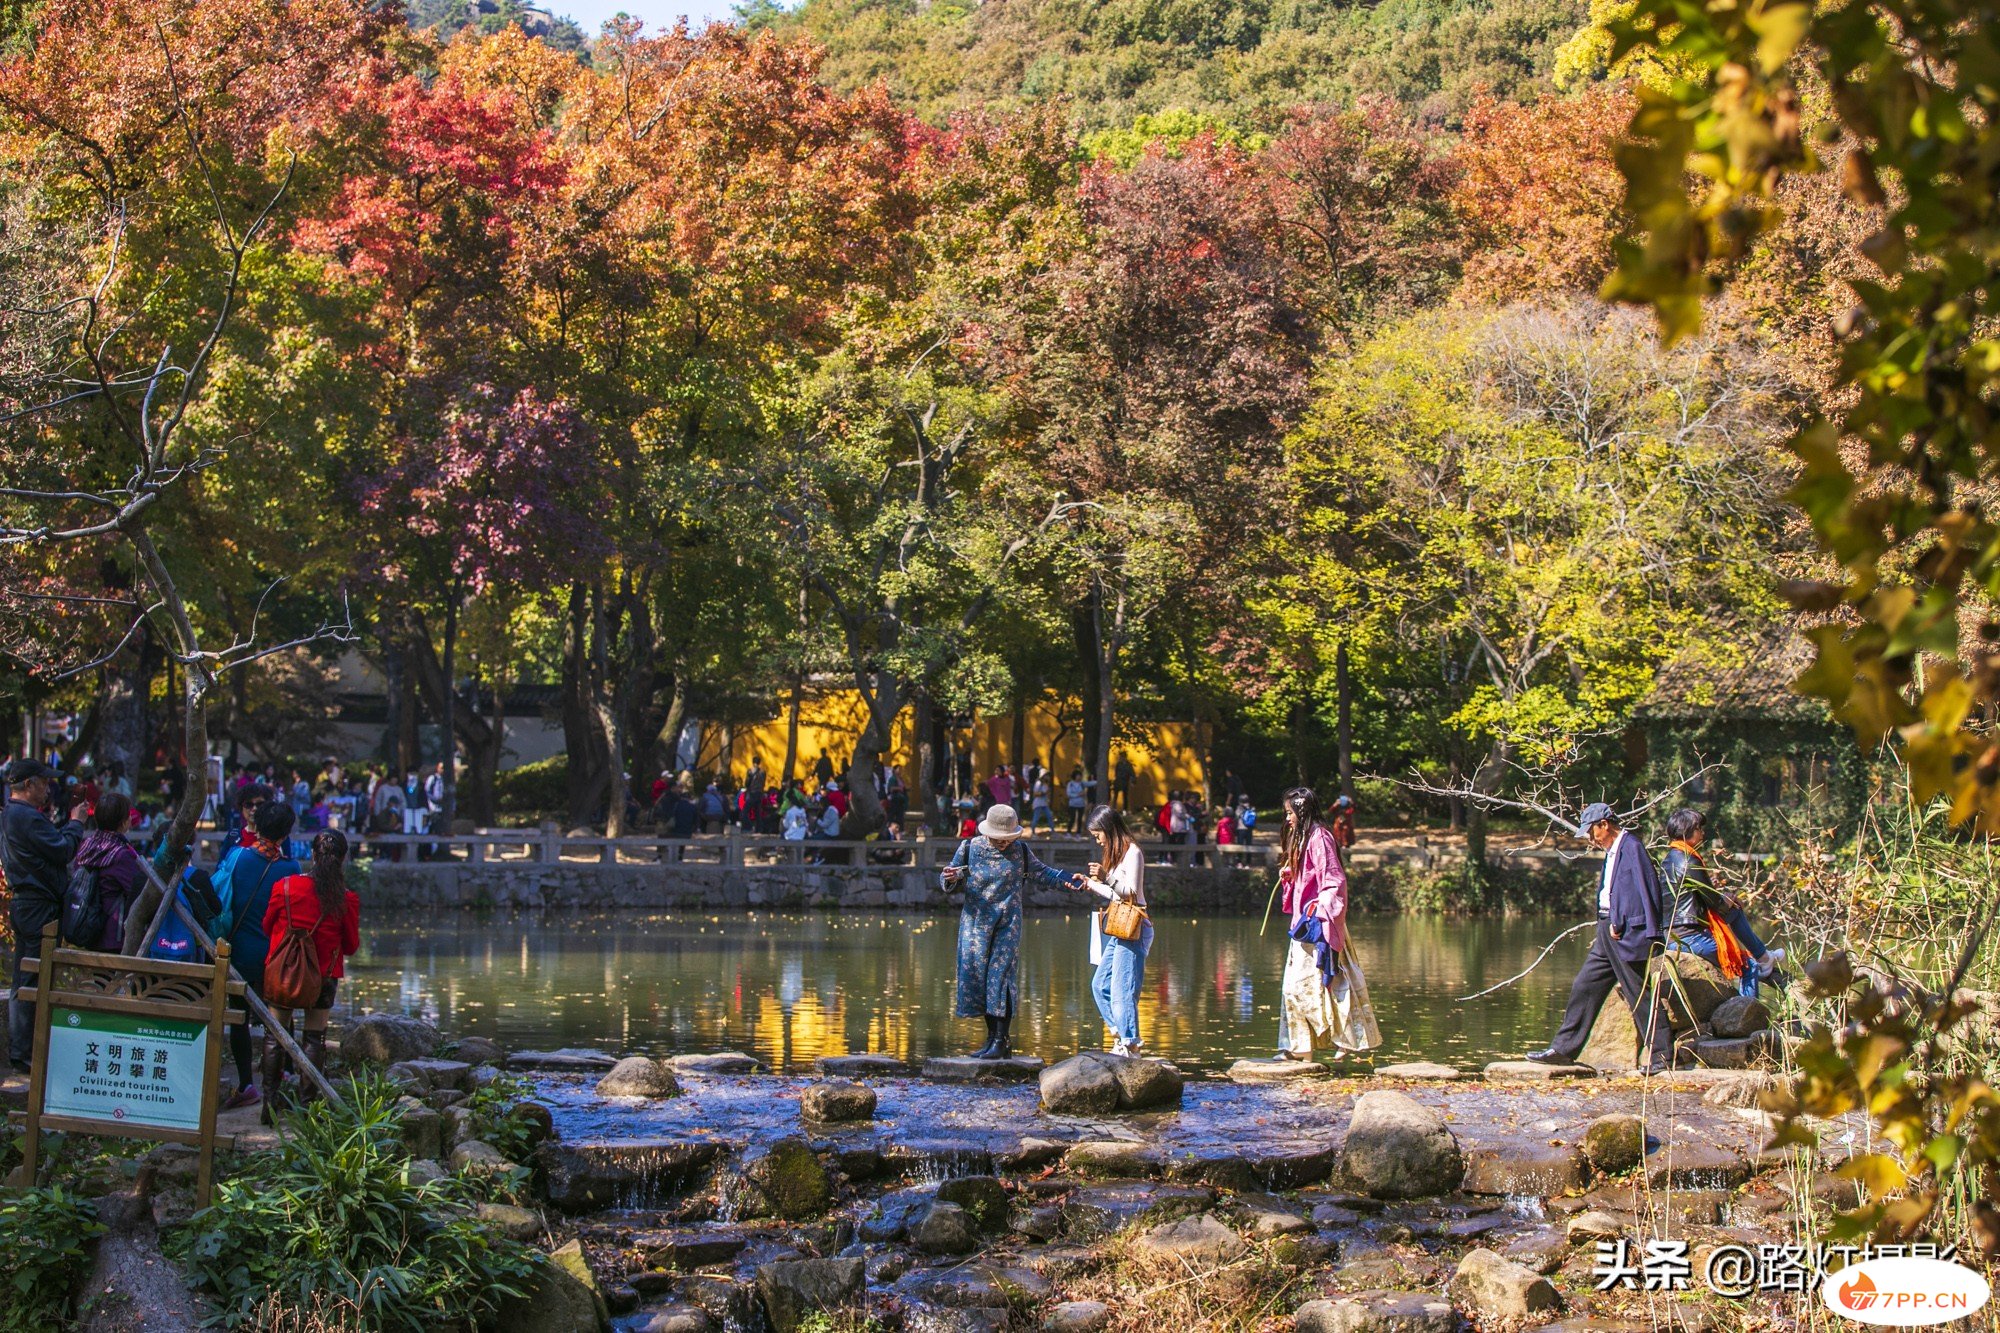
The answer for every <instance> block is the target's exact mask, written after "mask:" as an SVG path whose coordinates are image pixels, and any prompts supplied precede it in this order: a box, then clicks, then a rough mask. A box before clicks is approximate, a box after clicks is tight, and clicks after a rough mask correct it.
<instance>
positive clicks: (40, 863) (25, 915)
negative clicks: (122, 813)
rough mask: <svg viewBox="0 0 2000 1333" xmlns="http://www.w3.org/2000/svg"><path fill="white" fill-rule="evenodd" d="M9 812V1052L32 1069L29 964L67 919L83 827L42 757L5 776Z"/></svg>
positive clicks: (4, 858) (2, 830)
mask: <svg viewBox="0 0 2000 1333" xmlns="http://www.w3.org/2000/svg"><path fill="white" fill-rule="evenodd" d="M0 780H4V781H5V782H6V784H7V808H6V814H5V819H4V824H0V868H4V869H5V870H6V872H7V893H8V899H9V901H8V923H9V925H10V926H11V927H12V928H13V931H14V971H13V987H14V989H13V994H12V997H11V998H10V1001H9V1003H8V1006H7V1053H8V1056H9V1058H11V1059H12V1060H13V1062H14V1067H15V1068H16V1069H21V1070H26V1069H27V1067H28V1064H29V1061H30V1060H32V1059H33V1057H34V1050H35V1007H34V1005H32V1004H28V1003H25V1002H24V1001H22V999H21V998H20V995H21V991H22V989H23V988H24V987H26V986H27V985H29V978H28V971H27V960H28V959H30V958H38V957H40V956H41V951H42V928H43V927H44V926H46V925H48V924H49V922H51V921H54V920H57V919H58V918H60V917H61V916H62V901H63V891H64V890H65V889H67V888H68V887H69V863H70V860H71V858H73V857H74V856H75V855H76V849H77V847H78V845H79V844H81V843H82V842H83V832H84V829H83V825H82V823H80V822H79V821H77V820H73V819H71V818H70V817H69V800H70V798H69V791H68V788H67V787H66V786H65V785H64V783H63V781H62V778H61V776H60V775H59V774H57V772H56V771H55V770H54V769H52V768H50V767H49V766H48V765H47V764H44V763H42V762H41V761H40V760H39V759H16V760H15V761H14V762H13V763H11V764H9V765H7V769H6V773H5V774H4V775H3V776H0Z"/></svg>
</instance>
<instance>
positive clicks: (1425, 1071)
mask: <svg viewBox="0 0 2000 1333" xmlns="http://www.w3.org/2000/svg"><path fill="white" fill-rule="evenodd" d="M1375 1073H1376V1074H1377V1075H1378V1076H1379V1077H1382V1078H1427V1079H1436V1080H1438V1081H1439V1082H1442V1083H1449V1082H1452V1081H1454V1080H1456V1079H1461V1078H1464V1077H1465V1075H1464V1074H1462V1073H1460V1072H1459V1071H1458V1070H1456V1069H1453V1068H1452V1067H1451V1066H1450V1065H1439V1064H1432V1063H1431V1062H1430V1061H1429V1060H1417V1061H1413V1062H1412V1063H1410V1064H1406V1065H1383V1066H1382V1067H1381V1068H1380V1069H1378V1070H1376V1071H1375Z"/></svg>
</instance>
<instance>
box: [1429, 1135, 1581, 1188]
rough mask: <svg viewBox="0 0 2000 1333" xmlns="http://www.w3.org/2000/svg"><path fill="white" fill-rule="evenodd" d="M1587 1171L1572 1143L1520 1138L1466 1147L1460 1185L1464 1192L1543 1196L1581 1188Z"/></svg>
mask: <svg viewBox="0 0 2000 1333" xmlns="http://www.w3.org/2000/svg"><path fill="white" fill-rule="evenodd" d="M1589 1174H1590V1173H1589V1171H1588V1169H1587V1168H1586V1167H1585V1165H1584V1160H1583V1154H1582V1153H1580V1152H1578V1151H1577V1149H1576V1147H1575V1146H1574V1145H1573V1144H1552V1143H1550V1142H1548V1141H1547V1140H1546V1139H1535V1138H1526V1137H1523V1138H1517V1139H1510V1140H1508V1141H1507V1142H1504V1143H1474V1144H1471V1145H1470V1146H1468V1147H1467V1148H1466V1149H1465V1180H1464V1182H1463V1183H1462V1184H1461V1185H1460V1188H1461V1189H1463V1190H1464V1191H1465V1192H1466V1193H1467V1194H1498V1195H1510V1196H1511V1195H1534V1196H1535V1197H1537V1198H1546V1197H1547V1196H1549V1195H1551V1194H1567V1193H1569V1192H1570V1191H1571V1190H1575V1189H1581V1188H1583V1185H1584V1183H1585V1182H1586V1181H1587V1180H1588V1178H1589Z"/></svg>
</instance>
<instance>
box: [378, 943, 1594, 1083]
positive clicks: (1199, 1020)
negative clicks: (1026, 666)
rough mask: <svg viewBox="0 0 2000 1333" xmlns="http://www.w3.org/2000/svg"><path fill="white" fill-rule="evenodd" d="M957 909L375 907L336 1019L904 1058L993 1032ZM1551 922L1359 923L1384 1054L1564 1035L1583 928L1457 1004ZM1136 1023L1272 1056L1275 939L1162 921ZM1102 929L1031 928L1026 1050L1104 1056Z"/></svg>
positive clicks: (517, 1039)
mask: <svg viewBox="0 0 2000 1333" xmlns="http://www.w3.org/2000/svg"><path fill="white" fill-rule="evenodd" d="M957 924H958V918H957V917H956V916H955V915H953V916H929V915H897V914H893V913H890V914H870V915H856V914H840V915H832V914H787V915H774V914H768V913H766V914H760V915H721V916H711V915H707V914H688V913H678V912H676V913H661V914H646V913H636V912H635V913H605V914H598V915H590V916H575V917H564V918H561V919H556V918H548V917H498V918H489V919H480V918H478V917H475V916H472V915H464V916H458V915H450V916H435V915H431V916H423V917H402V918H399V917H393V916H387V915H377V916H374V917H367V916H364V918H363V922H362V948H361V952H360V953H359V954H358V955H356V956H355V958H354V959H353V960H351V961H350V963H349V965H348V979H347V980H346V981H345V982H343V983H342V985H341V991H340V1005H339V1010H338V1015H345V1014H348V1013H353V1012H361V1011H377V1010H387V1011H391V1012H405V1013H411V1014H417V1015H421V1016H423V1017H426V1018H429V1019H431V1020H433V1021H434V1022H436V1023H437V1024H438V1025H439V1026H440V1027H442V1028H443V1029H444V1030H445V1031H447V1032H450V1033H452V1034H454V1035H462V1036H471V1035H478V1036H486V1037H492V1038H494V1039H495V1040H497V1041H499V1042H501V1043H502V1044H503V1045H505V1046H507V1047H509V1048H510V1049H516V1050H518V1049H526V1048H543V1049H546V1048H550V1047H559V1046H583V1047H593V1048H596V1049H598V1050H602V1051H605V1052H608V1053H613V1054H618V1053H630V1052H641V1053H649V1054H658V1055H666V1054H673V1053H677V1052H685V1051H711V1050H741V1051H747V1052H749V1053H751V1054H753V1055H756V1056H758V1057H759V1058H760V1059H762V1060H764V1061H765V1062H766V1063H767V1064H769V1065H770V1066H771V1067H772V1068H773V1069H776V1070H781V1071H782V1070H802V1069H809V1068H810V1067H811V1064H812V1061H813V1060H814V1059H815V1058H817V1057H819V1056H822V1055H841V1054H848V1053H853V1052H860V1051H876V1052H882V1053H886V1054H892V1055H897V1056H901V1057H904V1058H906V1059H911V1060H920V1059H923V1058H925V1057H928V1056H932V1055H944V1054H958V1053H963V1052H964V1051H966V1050H969V1049H970V1048H971V1047H973V1046H976V1045H978V1044H979V1042H980V1041H981V1040H983V1039H984V1034H983V1032H982V1031H980V1030H979V1024H978V1023H977V1022H974V1021H971V1020H963V1021H962V1020H959V1019H957V1018H954V1017H953V1016H952V1002H953V992H954V979H955V967H956V962H955V959H956V943H957ZM1568 924H1570V923H1569V922H1567V921H1563V920H1558V919H1552V918H1518V917H1516V918H1490V919H1487V918H1480V919H1450V918H1439V917H1428V916H1403V917H1378V918H1372V919H1368V920H1361V921H1357V922H1355V923H1354V927H1353V933H1354V939H1355V948H1356V952H1357V955H1358V956H1359V958H1360V960H1361V964H1362V967H1363V969H1364V970H1365V971H1366V974H1367V977H1368V984H1369V989H1370V992H1371V994H1372V998H1373V1000H1374V1003H1375V1011H1376V1015H1377V1017H1378V1019H1379V1020H1380V1022H1381V1026H1382V1035H1383V1040H1384V1044H1383V1046H1382V1048H1381V1050H1379V1051H1377V1052H1376V1053H1375V1063H1378V1064H1387V1063H1391V1062H1394V1061H1400V1060H1416V1059H1428V1060H1438V1061H1442V1062H1444V1063H1447V1064H1460V1065H1465V1066H1476V1065H1478V1064H1481V1063H1483V1062H1485V1061H1487V1060H1493V1059H1500V1058H1505V1057H1508V1056H1518V1055H1519V1054H1520V1053H1521V1052H1522V1051H1525V1050H1530V1049H1533V1048H1535V1047H1538V1046H1541V1045H1543V1044H1545V1043H1546V1041H1547V1039H1548V1037H1549V1035H1550V1033H1552V1032H1553V1031H1554V1030H1555V1026H1556V1023H1557V1021H1558V1019H1559V1017H1560V1014H1561V1010H1562V1003H1563V1000H1564V998H1565V997H1566V996H1567V994H1568V989H1569V982H1570V978H1571V977H1572V976H1573V975H1574V974H1575V970H1576V966H1577V964H1578V963H1579V962H1580V961H1581V959H1582V957H1583V953H1584V950H1585V948H1586V947H1587V942H1588V938H1589V937H1588V936H1587V935H1585V934H1583V933H1581V932H1579V933H1578V934H1576V935H1574V936H1571V937H1570V938H1569V939H1567V940H1564V941H1563V942H1562V944H1561V945H1559V946H1558V947H1557V948H1556V950H1555V951H1554V952H1553V953H1552V954H1550V956H1549V958H1548V959H1547V961H1545V962H1544V963H1543V964H1542V965H1541V966H1540V967H1539V968H1538V969H1537V970H1536V971H1535V972H1534V973H1533V974H1532V975H1530V976H1529V977H1528V978H1527V979H1526V980H1525V981H1522V982H1520V983H1517V984H1516V985H1513V986H1510V987H1508V988H1506V989H1505V990H1502V991H1501V992H1499V993H1498V994H1496V995H1491V996H1488V997H1486V998H1484V999H1481V1000H1477V1001H1472V1002H1461V1000H1460V999H1459V998H1458V997H1461V996H1466V995H1470V994H1471V993H1473V992H1474V991H1478V990H1482V989H1484V988H1485V987H1487V986H1490V985H1492V984H1494V983H1495V982H1498V981H1500V980H1502V979H1503V978H1505V977H1508V976H1510V975H1512V974H1513V973H1516V972H1518V971H1520V970H1521V969H1522V968H1524V967H1526V966H1527V965H1528V964H1529V963H1530V962H1532V961H1533V960H1534V957H1535V955H1536V954H1537V953H1538V952H1540V951H1541V949H1542V947H1543V946H1544V945H1546V944H1547V943H1548V941H1549V940H1550V938H1552V937H1553V936H1554V935H1555V934H1556V933H1557V932H1558V931H1560V930H1561V929H1563V928H1564V926H1566V925H1568ZM1155 926H1156V928H1157V938H1156V939H1155V942H1154V945H1153V950H1152V953H1151V955H1150V956H1149V957H1148V959H1147V963H1146V976H1145V992H1144V995H1143V997H1142V999H1141V1001H1140V1008H1139V1022H1140V1031H1141V1034H1142V1035H1143V1037H1144V1038H1145V1040H1146V1043H1147V1045H1148V1047H1149V1049H1150V1050H1151V1051H1152V1052H1153V1053H1155V1054H1158V1055H1161V1056H1164V1057H1166V1058H1168V1059H1172V1060H1174V1061H1177V1062H1179V1063H1181V1064H1183V1065H1184V1066H1186V1067H1188V1068H1189V1069H1191V1070H1192V1069H1215V1068H1219V1067H1221V1066H1223V1065H1226V1064H1227V1063H1228V1062H1229V1061H1231V1060H1233V1059H1236V1058H1239V1057H1242V1056H1268V1055H1269V1054H1271V1053H1272V1051H1273V1050H1274V1049H1275V1047H1276V1040H1277V1013H1278V1002H1279V1001H1278V985H1279V978H1280V975H1281V974H1282V972H1283V970H1284V954H1283V948H1282V945H1283V935H1282V930H1281V928H1280V927H1279V926H1278V925H1276V924H1275V923H1274V924H1273V925H1272V927H1271V929H1270V931H1269V932H1268V933H1266V934H1264V935H1261V936H1260V935H1259V933H1258V922H1257V921H1256V920H1255V919H1254V918H1241V917H1208V918H1200V919H1188V918H1174V917H1170V916H1166V915H1161V916H1158V917H1156V918H1155ZM1088 942H1089V924H1088V918H1087V917H1085V916H1083V915H1081V914H1076V915H1069V916H1063V915H1053V914H1050V915H1030V916H1029V918H1028V922H1027V929H1026V936H1025V939H1024V940H1023V943H1022V949H1021V994H1022V1009H1023V1013H1022V1016H1021V1018H1020V1020H1019V1021H1018V1022H1017V1023H1016V1024H1015V1038H1016V1039H1015V1044H1016V1047H1017V1049H1019V1050H1021V1051H1022V1052H1023V1053H1026V1054H1032V1055H1039V1056H1042V1057H1043V1058H1045V1059H1048V1060H1051V1061H1054V1060H1058V1059H1061V1058H1063V1057H1065V1056H1067V1055H1071V1054H1074V1053H1075V1052H1076V1051H1078V1050H1080V1049H1100V1048H1102V1047H1103V1046H1104V1044H1105V1037H1104V1032H1103V1029H1102V1027H1101V1026H1100V1024H1099V1022H1098V1018H1097V1010H1096V1006H1095V1005H1094V1004H1093V1003H1092V1001H1091V998H1090V976H1091V970H1092V969H1091V967H1090V964H1089V961H1088V957H1087V953H1088Z"/></svg>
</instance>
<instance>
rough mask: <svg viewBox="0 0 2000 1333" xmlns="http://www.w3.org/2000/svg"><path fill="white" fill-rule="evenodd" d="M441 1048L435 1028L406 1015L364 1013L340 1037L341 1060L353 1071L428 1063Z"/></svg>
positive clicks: (343, 1030)
mask: <svg viewBox="0 0 2000 1333" xmlns="http://www.w3.org/2000/svg"><path fill="white" fill-rule="evenodd" d="M437 1046H438V1030H437V1029H436V1028H435V1027H433V1026H431V1025H430V1024H429V1023H426V1022H424V1021H423V1020H422V1019H421V1018H406V1017H404V1016H403V1015H402V1014H364V1015H363V1016H361V1017H360V1018H357V1019H355V1020H354V1021H353V1022H351V1023H349V1024H348V1025H347V1026H346V1027H345V1028H343V1029H342V1030H341V1034H340V1057H341V1059H342V1060H344V1061H345V1062H346V1063H347V1065H348V1067H349V1068H353V1067H354V1066H356V1065H376V1066H382V1067H386V1066H388V1065H394V1064H401V1063H402V1062H403V1061H405V1060H425V1059H428V1058H430V1054H431V1052H432V1051H435V1050H436V1049H437Z"/></svg>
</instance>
